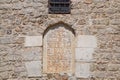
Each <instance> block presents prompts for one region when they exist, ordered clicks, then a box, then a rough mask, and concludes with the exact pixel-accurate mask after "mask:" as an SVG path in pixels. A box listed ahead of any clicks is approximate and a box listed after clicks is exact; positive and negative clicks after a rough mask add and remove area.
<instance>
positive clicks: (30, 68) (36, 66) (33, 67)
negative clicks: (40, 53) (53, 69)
mask: <svg viewBox="0 0 120 80" xmlns="http://www.w3.org/2000/svg"><path fill="white" fill-rule="evenodd" d="M25 66H26V69H27V72H28V77H39V76H41V71H42V70H41V66H42V65H41V61H31V62H25Z"/></svg>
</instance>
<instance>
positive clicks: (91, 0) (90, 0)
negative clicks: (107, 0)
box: [84, 0, 93, 4]
mask: <svg viewBox="0 0 120 80" xmlns="http://www.w3.org/2000/svg"><path fill="white" fill-rule="evenodd" d="M84 2H85V3H86V4H91V3H92V2H93V0H84Z"/></svg>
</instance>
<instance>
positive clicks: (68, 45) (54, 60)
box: [43, 22, 75, 73]
mask: <svg viewBox="0 0 120 80" xmlns="http://www.w3.org/2000/svg"><path fill="white" fill-rule="evenodd" d="M74 37H75V32H74V30H73V29H72V28H71V27H70V26H69V25H67V24H64V23H62V22H59V23H57V24H54V25H51V26H49V27H48V28H47V29H46V30H45V32H44V46H43V72H44V73H73V72H74V42H75V38H74Z"/></svg>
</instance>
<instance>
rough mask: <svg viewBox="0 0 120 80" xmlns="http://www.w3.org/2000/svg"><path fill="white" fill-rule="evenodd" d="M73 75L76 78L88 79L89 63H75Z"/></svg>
mask: <svg viewBox="0 0 120 80" xmlns="http://www.w3.org/2000/svg"><path fill="white" fill-rule="evenodd" d="M75 75H76V77H78V78H88V77H89V76H90V63H79V62H77V63H76V68H75Z"/></svg>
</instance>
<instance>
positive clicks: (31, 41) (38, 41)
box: [24, 36, 42, 47]
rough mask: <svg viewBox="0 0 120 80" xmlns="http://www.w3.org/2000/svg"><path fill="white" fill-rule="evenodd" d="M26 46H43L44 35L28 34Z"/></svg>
mask: <svg viewBox="0 0 120 80" xmlns="http://www.w3.org/2000/svg"><path fill="white" fill-rule="evenodd" d="M24 45H25V47H32V46H42V36H26V37H25V44H24Z"/></svg>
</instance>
